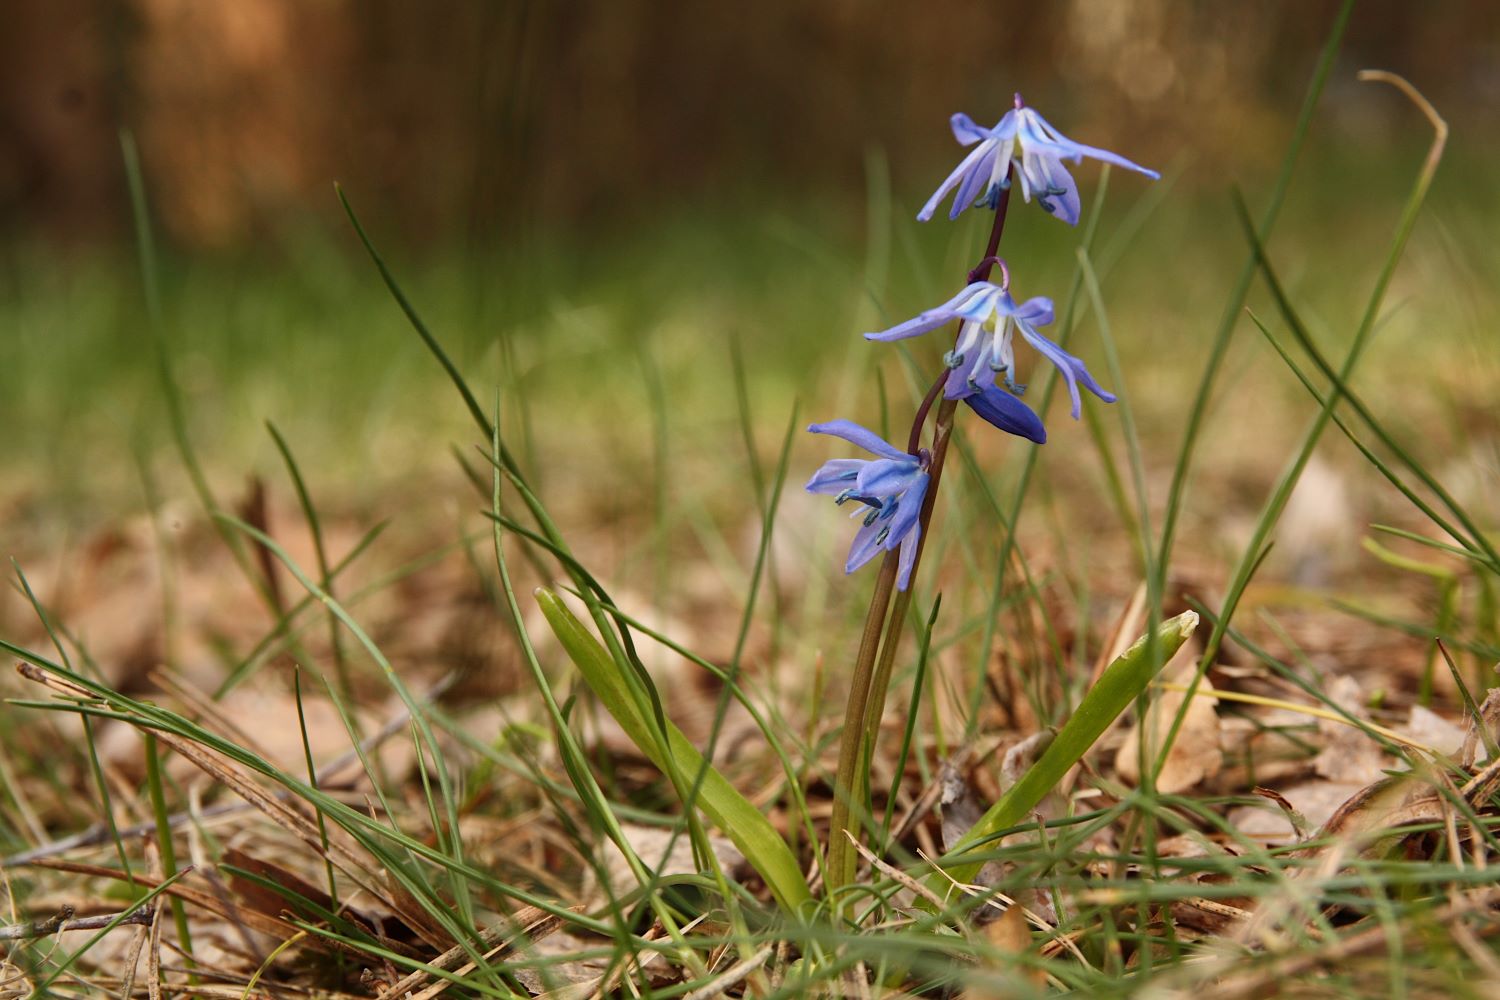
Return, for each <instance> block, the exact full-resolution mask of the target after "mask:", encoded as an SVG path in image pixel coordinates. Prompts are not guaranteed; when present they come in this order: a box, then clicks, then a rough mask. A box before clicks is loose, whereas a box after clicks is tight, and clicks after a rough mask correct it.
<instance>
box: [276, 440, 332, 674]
mask: <svg viewBox="0 0 1500 1000" xmlns="http://www.w3.org/2000/svg"><path fill="white" fill-rule="evenodd" d="M266 430H267V431H269V432H270V434H271V440H273V441H275V442H276V450H277V451H279V452H280V453H281V460H282V462H283V463H284V464H285V465H286V471H287V475H288V476H290V477H291V480H292V488H293V489H294V490H296V492H297V503H298V504H300V505H301V507H302V517H303V518H304V519H305V520H306V521H307V530H308V531H309V532H310V533H311V534H312V543H313V554H314V555H315V556H316V558H317V561H318V584H319V586H321V587H322V588H323V590H324V591H326V592H327V593H329V594H332V593H333V592H334V591H333V573H332V570H331V567H330V565H329V562H328V548H327V546H326V545H325V544H324V542H323V523H322V518H320V517H319V516H318V508H317V505H315V504H314V503H313V502H312V495H311V494H310V493H309V492H308V491H307V481H306V480H305V479H303V478H302V470H301V469H300V468H298V466H297V459H296V458H295V457H293V455H292V449H291V446H290V445H288V444H287V442H286V438H285V437H283V436H282V433H281V431H279V430H277V428H276V425H275V424H273V423H272V422H271V421H269V420H267V421H266ZM328 642H329V648H330V649H331V650H332V651H333V666H334V675H335V676H336V677H338V679H339V693H340V694H342V695H343V696H344V700H345V701H347V700H349V697H350V691H351V688H350V678H349V661H348V659H347V658H346V657H345V656H344V642H343V637H342V636H340V635H339V620H338V618H336V617H335V616H334V615H333V613H332V612H329V614H328Z"/></svg>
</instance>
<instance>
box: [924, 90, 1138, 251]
mask: <svg viewBox="0 0 1500 1000" xmlns="http://www.w3.org/2000/svg"><path fill="white" fill-rule="evenodd" d="M950 124H951V125H952V127H953V137H954V138H955V139H957V140H958V141H959V143H960V144H961V145H964V146H971V145H973V146H974V148H973V150H971V151H970V153H969V155H968V156H966V157H964V159H963V162H962V163H960V164H959V165H958V169H956V170H954V171H953V173H951V174H949V175H948V179H947V180H945V181H943V183H942V185H941V186H940V187H939V188H938V189H937V191H936V192H934V193H933V195H932V197H931V198H929V199H927V204H925V205H923V206H922V211H920V212H918V213H917V218H918V219H920V220H921V221H923V222H926V221H927V220H929V219H931V218H932V213H933V212H934V211H936V210H937V207H938V203H939V202H941V201H942V200H943V198H944V197H946V196H947V194H948V193H949V192H950V191H952V190H953V189H954V188H957V189H958V192H957V194H955V195H954V197H953V210H952V211H950V212H949V213H948V218H950V219H956V218H958V216H959V213H960V212H962V211H963V210H964V209H966V208H968V207H969V206H971V205H978V204H981V203H983V204H985V205H988V206H989V207H990V208H994V207H995V206H996V205H997V204H998V203H999V201H1000V192H1001V191H1003V190H1005V188H1006V187H1008V186H1009V185H1010V177H1009V176H1007V171H1008V170H1009V169H1010V165H1011V162H1012V160H1014V162H1015V167H1016V169H1015V176H1016V177H1017V178H1018V179H1019V180H1020V182H1021V196H1022V197H1024V198H1025V199H1026V200H1027V201H1028V202H1029V201H1031V197H1032V195H1036V203H1037V204H1038V205H1040V206H1042V208H1043V209H1044V210H1045V211H1046V212H1047V213H1048V214H1050V215H1055V216H1057V217H1058V218H1059V219H1061V220H1063V221H1064V222H1066V223H1067V224H1068V225H1070V226H1072V225H1077V223H1078V185H1077V184H1076V183H1074V181H1073V177H1072V175H1071V174H1069V173H1068V171H1067V168H1066V167H1064V166H1063V164H1062V161H1063V160H1072V161H1073V162H1074V163H1081V162H1082V161H1083V158H1084V157H1085V156H1088V157H1092V158H1093V159H1096V160H1103V161H1104V162H1105V163H1113V164H1115V165H1116V166H1119V167H1125V168H1126V169H1128V170H1134V171H1136V172H1138V173H1142V174H1145V175H1146V176H1147V177H1150V178H1151V179H1152V180H1157V179H1159V178H1160V177H1161V174H1159V173H1157V172H1156V171H1155V170H1147V169H1146V168H1145V167H1143V166H1140V165H1139V164H1136V163H1132V162H1130V161H1129V160H1127V159H1125V157H1123V156H1117V155H1116V154H1114V153H1111V152H1109V151H1108V150H1106V149H1098V148H1096V147H1094V146H1085V145H1083V143H1080V142H1074V141H1073V140H1072V139H1069V138H1068V137H1067V136H1065V135H1063V134H1062V133H1061V132H1059V131H1058V130H1057V129H1055V128H1053V127H1052V126H1051V125H1049V124H1048V123H1047V119H1045V118H1043V117H1042V116H1041V115H1039V114H1037V113H1036V112H1035V111H1033V110H1032V109H1031V108H1028V107H1025V106H1024V105H1023V104H1022V103H1021V95H1020V94H1017V95H1016V106H1015V107H1014V108H1013V109H1011V110H1010V111H1007V112H1006V113H1005V117H1004V118H1001V119H1000V121H999V123H998V124H997V125H996V126H995V127H994V128H992V129H984V128H981V127H980V126H979V125H977V124H976V123H975V122H974V119H972V118H970V117H969V116H968V115H966V114H962V113H960V114H956V115H954V116H953V117H952V119H950ZM975 143H978V145H974V144H975Z"/></svg>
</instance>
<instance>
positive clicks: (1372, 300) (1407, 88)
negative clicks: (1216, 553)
mask: <svg viewBox="0 0 1500 1000" xmlns="http://www.w3.org/2000/svg"><path fill="white" fill-rule="evenodd" d="M1345 13H1347V8H1346V11H1345ZM1360 79H1361V80H1372V79H1373V80H1381V81H1385V82H1391V81H1392V79H1399V78H1391V77H1390V76H1389V74H1386V75H1379V74H1377V75H1375V76H1371V75H1370V71H1365V72H1362V73H1361V74H1360ZM1398 86H1399V87H1400V88H1401V89H1402V91H1403V93H1405V94H1406V96H1407V97H1409V98H1410V99H1411V100H1412V101H1413V103H1415V104H1416V105H1417V106H1418V108H1419V109H1420V110H1421V111H1422V112H1423V113H1424V114H1425V115H1427V117H1428V120H1429V122H1430V123H1431V124H1432V127H1433V133H1434V136H1433V141H1432V145H1431V146H1430V147H1429V149H1428V154H1427V159H1426V160H1425V161H1424V162H1423V165H1422V169H1421V170H1420V171H1419V172H1418V174H1417V177H1416V180H1415V181H1414V182H1413V184H1412V189H1411V193H1410V195H1408V197H1407V201H1406V204H1405V206H1404V207H1403V209H1402V211H1401V217H1400V219H1399V221H1398V222H1397V224H1396V233H1395V236H1394V238H1393V239H1392V241H1391V246H1390V249H1389V250H1388V251H1387V253H1386V257H1385V262H1384V263H1383V264H1382V265H1381V268H1380V273H1379V275H1377V277H1376V279H1375V286H1374V288H1373V289H1372V290H1371V292H1370V297H1369V300H1368V301H1367V302H1366V304H1365V310H1364V314H1363V316H1362V317H1361V319H1360V321H1359V325H1358V327H1357V328H1356V329H1355V331H1354V337H1353V340H1352V341H1351V343H1350V345H1349V351H1348V353H1347V354H1346V355H1345V356H1344V361H1343V364H1342V365H1341V366H1340V368H1339V371H1338V378H1337V380H1336V381H1335V383H1334V387H1333V391H1331V392H1330V393H1329V394H1328V398H1327V399H1326V400H1325V401H1324V404H1323V406H1322V408H1321V409H1320V410H1319V411H1318V414H1317V415H1316V416H1315V417H1314V418H1313V420H1312V422H1311V423H1310V424H1309V425H1308V428H1307V430H1306V431H1305V432H1304V433H1303V437H1302V441H1301V444H1300V445H1299V447H1298V448H1297V450H1296V451H1295V452H1294V454H1293V458H1292V460H1291V462H1290V463H1289V464H1288V466H1287V468H1286V469H1285V471H1284V472H1283V473H1282V474H1281V477H1280V478H1279V479H1278V480H1277V482H1276V486H1275V488H1274V489H1273V490H1272V492H1271V496H1270V497H1269V498H1268V499H1267V501H1266V504H1265V506H1264V507H1263V508H1262V510H1261V514H1260V517H1259V518H1258V519H1257V520H1256V524H1255V528H1254V529H1253V531H1252V532H1251V536H1250V540H1249V542H1247V543H1246V545H1245V549H1244V553H1243V554H1242V555H1241V557H1240V562H1239V565H1238V567H1237V568H1236V570H1235V573H1234V576H1233V578H1232V579H1231V582H1230V585H1229V588H1228V592H1227V593H1226V595H1225V598H1224V604H1223V607H1222V609H1221V611H1220V613H1219V617H1218V620H1217V621H1215V623H1214V626H1213V628H1212V630H1211V631H1210V633H1209V637H1208V641H1207V642H1206V643H1204V649H1203V656H1202V658H1201V659H1200V660H1199V662H1198V669H1197V671H1195V673H1194V675H1193V679H1192V681H1191V682H1190V683H1189V685H1188V688H1189V692H1190V694H1189V696H1188V697H1186V698H1184V699H1183V702H1182V706H1181V707H1180V708H1179V709H1178V711H1177V714H1176V716H1175V717H1174V718H1173V720H1172V725H1171V727H1170V728H1169V729H1168V731H1167V737H1166V739H1165V741H1164V742H1163V744H1162V747H1161V750H1160V752H1159V754H1158V756H1157V760H1156V767H1155V768H1154V769H1153V770H1154V771H1155V773H1158V774H1159V773H1160V772H1161V769H1162V768H1163V767H1164V766H1165V765H1166V760H1167V754H1168V753H1170V752H1171V749H1172V744H1173V743H1174V742H1175V740H1176V738H1177V734H1178V732H1180V731H1181V729H1182V724H1183V721H1184V720H1185V719H1186V718H1187V710H1188V707H1189V705H1191V704H1192V693H1196V692H1197V690H1198V687H1199V685H1200V684H1201V683H1202V681H1203V675H1204V673H1206V672H1207V670H1208V668H1209V666H1210V665H1211V664H1212V663H1213V662H1214V659H1215V658H1216V657H1217V656H1218V655H1219V646H1220V644H1221V643H1222V642H1223V639H1224V629H1225V628H1226V627H1227V626H1228V624H1229V621H1230V619H1231V618H1232V616H1233V614H1234V609H1235V607H1236V606H1237V605H1238V604H1239V601H1240V598H1241V597H1242V596H1243V594H1244V591H1245V587H1246V586H1248V585H1249V582H1250V578H1251V576H1252V575H1253V573H1254V570H1255V566H1256V565H1257V564H1258V563H1259V561H1260V559H1261V558H1262V555H1263V552H1264V549H1265V546H1266V542H1267V540H1268V538H1269V537H1270V534H1271V529H1272V528H1274V527H1275V525H1276V522H1277V521H1278V520H1279V519H1280V517H1281V513H1282V511H1283V510H1285V509H1286V504H1287V501H1288V500H1290V499H1291V495H1292V490H1293V488H1295V487H1296V485H1297V482H1298V480H1300V479H1301V477H1302V470H1303V469H1305V468H1306V467H1307V463H1308V461H1310V460H1311V458H1312V454H1313V451H1314V449H1315V448H1316V447H1317V444H1318V441H1319V440H1320V439H1321V438H1322V436H1323V431H1324V430H1325V429H1326V428H1327V426H1328V423H1329V421H1330V420H1331V419H1332V416H1333V411H1334V407H1336V406H1337V405H1338V403H1339V401H1340V400H1341V399H1343V393H1342V390H1341V387H1342V386H1345V385H1347V384H1348V382H1349V378H1350V376H1351V375H1352V374H1353V373H1354V369H1355V368H1356V367H1357V366H1358V364H1359V360H1360V358H1361V357H1362V356H1363V354H1364V351H1365V347H1366V346H1367V344H1368V342H1369V338H1370V334H1371V333H1372V332H1373V331H1374V329H1375V321H1376V319H1377V318H1378V316H1379V314H1380V307H1381V305H1382V304H1383V303H1384V302H1385V293H1386V290H1387V289H1388V288H1389V287H1390V282H1391V277H1392V276H1393V275H1394V274H1395V272H1396V265H1397V264H1398V263H1399V262H1400V260H1401V256H1402V252H1403V251H1404V250H1405V249H1406V242H1407V240H1408V238H1409V237H1410V236H1411V231H1412V229H1413V227H1415V225H1416V222H1417V216H1418V214H1419V213H1420V212H1421V209H1422V205H1423V203H1424V202H1425V201H1426V198H1427V190H1428V188H1429V187H1430V186H1431V184H1432V178H1433V175H1434V174H1435V173H1436V171H1437V166H1438V162H1439V161H1440V160H1441V158H1442V154H1443V146H1444V145H1445V144H1446V142H1447V138H1448V126H1447V125H1446V123H1444V122H1443V120H1442V119H1441V118H1439V117H1438V116H1437V113H1436V112H1435V111H1433V110H1432V106H1431V105H1429V104H1427V103H1426V101H1425V100H1424V99H1423V98H1422V97H1421V95H1420V94H1417V93H1416V91H1415V90H1413V89H1412V88H1411V85H1410V84H1407V83H1406V82H1405V81H1404V80H1403V81H1400V83H1399V84H1398ZM1255 243H1256V245H1258V246H1259V245H1264V240H1263V239H1260V238H1257V239H1256V240H1255ZM1251 257H1252V262H1258V261H1259V260H1261V259H1262V258H1261V255H1260V254H1259V253H1258V252H1257V251H1256V250H1255V249H1254V248H1252V251H1251Z"/></svg>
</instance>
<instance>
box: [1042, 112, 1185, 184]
mask: <svg viewBox="0 0 1500 1000" xmlns="http://www.w3.org/2000/svg"><path fill="white" fill-rule="evenodd" d="M1017 131H1018V134H1019V135H1020V137H1021V142H1022V143H1023V144H1024V145H1026V146H1029V147H1031V148H1034V149H1036V150H1037V151H1038V152H1050V153H1051V154H1052V155H1054V156H1059V157H1067V158H1068V159H1070V160H1072V161H1073V162H1074V163H1077V162H1078V161H1079V160H1081V159H1083V158H1084V157H1085V156H1087V157H1090V158H1091V159H1095V160H1102V161H1103V162H1105V163H1113V164H1114V165H1115V166H1117V167H1124V168H1125V169H1127V170H1134V171H1135V172H1137V173H1140V174H1145V175H1146V176H1147V177H1149V178H1151V179H1152V180H1160V179H1161V174H1159V173H1157V172H1156V171H1155V170H1150V169H1148V168H1146V167H1143V166H1141V165H1140V164H1139V163H1134V162H1132V161H1130V160H1127V159H1125V157H1123V156H1121V155H1119V154H1118V153H1111V152H1110V151H1109V150H1107V149H1100V148H1098V147H1097V146H1086V145H1084V144H1083V143H1081V142H1074V141H1073V140H1072V139H1069V138H1068V137H1067V136H1065V135H1063V134H1062V133H1061V132H1059V131H1058V130H1057V129H1056V128H1054V127H1053V126H1052V124H1051V123H1050V122H1048V121H1047V119H1045V118H1043V117H1042V116H1041V115H1039V114H1037V113H1036V112H1035V111H1034V110H1032V109H1031V108H1024V109H1022V110H1021V114H1020V119H1019V124H1018V130H1017Z"/></svg>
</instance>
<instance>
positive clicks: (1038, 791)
mask: <svg viewBox="0 0 1500 1000" xmlns="http://www.w3.org/2000/svg"><path fill="white" fill-rule="evenodd" d="M1197 627H1198V615H1197V612H1194V611H1185V612H1183V613H1182V614H1180V615H1178V616H1177V617H1176V618H1172V619H1169V620H1168V621H1164V622H1162V623H1161V627H1160V628H1159V629H1158V630H1157V633H1156V641H1155V642H1154V643H1153V642H1152V641H1151V636H1149V635H1143V636H1141V637H1140V638H1139V639H1137V640H1136V641H1135V645H1133V646H1131V647H1130V648H1129V649H1127V650H1126V651H1125V652H1124V653H1121V654H1120V656H1119V657H1118V658H1117V659H1116V660H1115V661H1114V662H1113V663H1111V664H1110V665H1109V666H1108V667H1107V668H1106V669H1105V671H1104V674H1103V675H1102V676H1101V677H1100V678H1099V683H1097V684H1095V685H1094V686H1093V688H1091V689H1090V690H1089V693H1088V694H1086V695H1084V697H1083V701H1082V702H1080V703H1079V705H1078V710H1077V711H1076V712H1074V713H1073V716H1072V718H1070V719H1068V721H1067V722H1066V723H1065V724H1064V725H1063V727H1062V729H1061V731H1059V732H1058V734H1057V738H1056V739H1054V740H1053V741H1052V745H1051V746H1049V747H1048V748H1047V750H1046V751H1045V752H1044V753H1043V754H1042V756H1041V759H1039V760H1038V761H1037V762H1036V763H1035V764H1033V765H1032V766H1031V769H1030V770H1028V771H1027V772H1026V773H1025V774H1023V775H1022V776H1021V780H1020V781H1017V782H1016V783H1015V785H1013V786H1012V787H1011V789H1010V791H1008V792H1006V793H1005V794H1004V795H1003V796H1001V797H1000V801H999V802H996V803H995V804H994V805H993V806H991V807H990V810H989V812H987V813H985V814H984V815H983V816H982V817H980V819H979V822H978V823H975V824H974V826H973V828H972V829H970V830H969V832H968V833H966V834H964V835H963V836H962V837H961V838H959V841H958V843H956V844H954V845H953V850H952V851H950V852H949V856H950V857H951V856H953V855H959V854H963V853H964V852H966V851H969V850H972V849H973V848H975V847H978V846H979V845H981V844H983V843H985V842H986V841H989V840H991V839H993V838H994V836H995V835H996V834H998V833H1000V832H1001V831H1002V830H1007V829H1009V828H1011V827H1014V826H1018V825H1020V824H1021V823H1022V822H1023V821H1024V820H1025V819H1026V817H1027V816H1028V815H1029V814H1030V813H1031V811H1032V810H1033V809H1035V808H1036V807H1037V804H1038V803H1040V802H1041V801H1042V798H1043V796H1045V795H1046V794H1047V792H1049V791H1050V790H1051V789H1052V788H1053V787H1055V786H1056V785H1057V783H1058V782H1059V781H1061V780H1062V778H1063V775H1065V774H1067V773H1068V769H1069V768H1071V767H1072V766H1073V765H1074V764H1076V763H1078V761H1079V759H1080V758H1081V757H1083V755H1084V754H1086V753H1088V751H1089V748H1090V747H1092V746H1093V745H1094V742H1095V741H1096V740H1098V739H1099V737H1100V736H1102V735H1104V731H1105V730H1106V729H1108V728H1109V726H1110V724H1111V723H1112V722H1114V721H1115V719H1117V718H1119V715H1120V713H1121V712H1123V711H1125V709H1126V708H1127V707H1128V706H1129V705H1131V704H1132V703H1133V702H1134V701H1135V700H1136V699H1137V698H1139V697H1140V696H1141V694H1142V693H1143V692H1144V691H1145V690H1146V685H1148V684H1150V683H1151V678H1152V677H1154V676H1155V675H1156V672H1157V671H1158V670H1160V669H1161V666H1162V664H1164V663H1166V662H1167V661H1168V660H1170V659H1171V658H1172V654H1174V653H1176V652H1177V650H1178V649H1179V648H1181V646H1182V644H1183V643H1184V642H1187V640H1188V637H1189V636H1191V635H1192V634H1193V631H1194V630H1195V629H1196V628H1197ZM1153 647H1154V651H1155V655H1152V654H1153ZM982 864H983V862H982V861H961V862H958V863H955V864H951V865H950V864H944V865H943V867H944V869H946V870H947V872H948V874H949V875H951V876H952V877H953V878H955V879H957V880H958V881H960V882H968V881H971V880H973V878H974V877H975V876H976V875H977V874H978V873H979V869H980V867H981V866H982ZM929 884H930V885H931V887H932V888H933V889H935V890H936V891H938V892H941V891H943V888H944V887H945V886H946V885H947V884H948V880H947V879H946V878H945V877H944V876H943V875H942V874H941V873H938V874H935V875H934V876H933V877H932V879H931V880H929Z"/></svg>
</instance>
